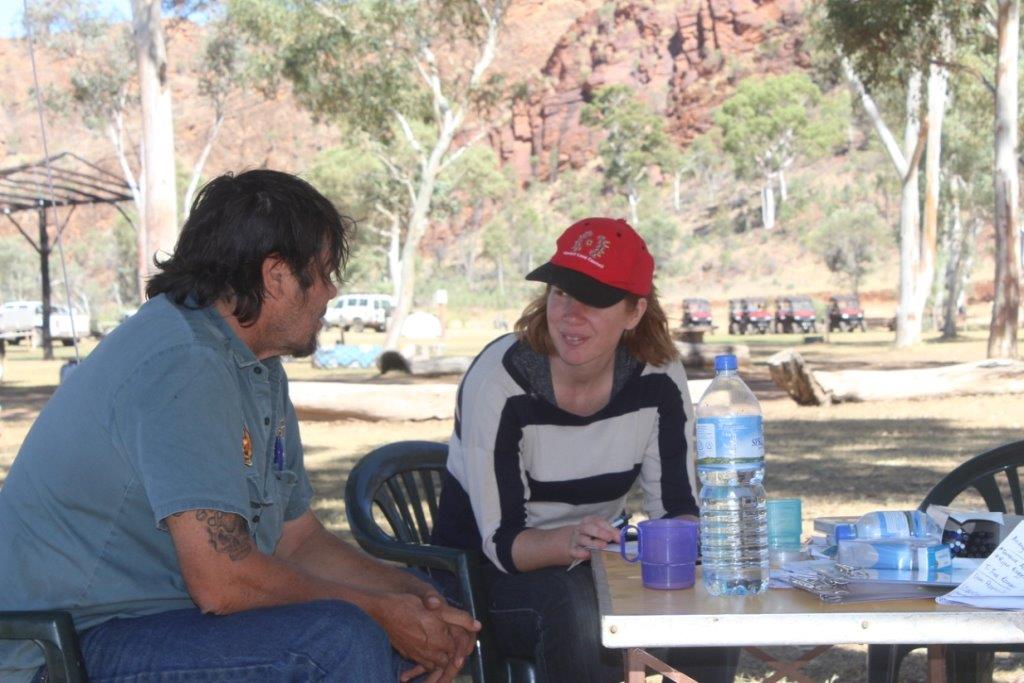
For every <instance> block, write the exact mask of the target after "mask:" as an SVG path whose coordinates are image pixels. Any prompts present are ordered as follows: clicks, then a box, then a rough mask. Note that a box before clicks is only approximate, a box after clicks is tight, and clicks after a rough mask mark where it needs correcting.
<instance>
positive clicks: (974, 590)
mask: <svg viewBox="0 0 1024 683" xmlns="http://www.w3.org/2000/svg"><path fill="white" fill-rule="evenodd" d="M936 601H937V602H939V603H942V604H947V605H948V604H955V603H959V604H961V605H971V606H973V607H985V608H988V609H1024V524H1018V525H1017V527H1016V528H1015V529H1014V530H1013V532H1012V533H1011V534H1010V535H1009V536H1007V537H1006V538H1005V539H1003V542H1002V543H1000V544H999V547H998V548H996V549H995V552H993V553H992V554H991V555H990V556H989V557H988V558H986V559H985V561H984V562H982V563H981V566H980V567H978V568H977V569H976V570H975V571H974V573H973V574H971V575H970V576H969V577H967V579H966V580H965V581H964V582H963V583H961V584H960V585H959V586H957V587H956V588H954V589H953V590H952V591H950V592H949V593H946V594H945V595H942V596H939V597H938V598H936Z"/></svg>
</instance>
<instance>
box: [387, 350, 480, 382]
mask: <svg viewBox="0 0 1024 683" xmlns="http://www.w3.org/2000/svg"><path fill="white" fill-rule="evenodd" d="M472 363H473V356H436V357H433V358H415V357H413V358H406V357H405V356H403V355H402V354H400V353H399V352H398V351H385V352H384V353H382V354H380V356H378V357H377V369H379V370H380V374H382V375H383V374H385V373H388V372H390V371H391V370H398V371H399V372H404V373H405V374H407V375H419V376H421V377H431V376H434V375H462V374H465V372H466V370H468V369H469V366H470V365H471V364H472Z"/></svg>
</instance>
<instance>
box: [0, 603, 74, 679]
mask: <svg viewBox="0 0 1024 683" xmlns="http://www.w3.org/2000/svg"><path fill="white" fill-rule="evenodd" d="M0 640H32V641H35V644H36V645H38V646H39V647H41V648H42V649H43V656H44V658H45V660H46V669H47V677H48V679H47V680H48V681H54V682H55V683H65V682H67V683H81V682H83V681H85V680H86V676H85V666H84V665H83V663H82V652H81V650H80V649H79V648H78V635H77V634H76V633H75V624H74V622H73V621H72V620H71V615H70V614H68V613H67V612H59V611H53V612H0Z"/></svg>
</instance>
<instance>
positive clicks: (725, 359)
mask: <svg viewBox="0 0 1024 683" xmlns="http://www.w3.org/2000/svg"><path fill="white" fill-rule="evenodd" d="M735 369H736V356H734V355H732V354H731V353H727V354H724V355H721V356H715V372H721V371H722V370H735Z"/></svg>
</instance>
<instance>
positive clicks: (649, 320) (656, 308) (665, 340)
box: [515, 285, 679, 366]
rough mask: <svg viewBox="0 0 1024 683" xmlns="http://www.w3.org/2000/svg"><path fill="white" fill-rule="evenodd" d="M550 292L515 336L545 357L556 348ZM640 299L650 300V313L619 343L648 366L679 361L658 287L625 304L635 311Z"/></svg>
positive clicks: (528, 313) (521, 321) (531, 305)
mask: <svg viewBox="0 0 1024 683" xmlns="http://www.w3.org/2000/svg"><path fill="white" fill-rule="evenodd" d="M550 291H551V285H548V286H547V287H546V288H545V289H544V293H543V294H541V295H540V296H538V297H536V298H535V299H534V300H533V301H531V302H530V303H529V304H528V305H527V306H526V308H525V309H523V314H522V315H521V316H520V317H519V320H517V321H516V325H515V333H516V336H517V337H519V339H520V340H521V341H524V342H526V344H528V345H529V346H530V348H531V349H533V350H534V351H536V352H537V353H539V354H542V355H544V356H551V355H554V353H555V345H554V342H552V341H551V332H550V331H549V330H548V293H549V292H550ZM640 299H647V310H646V311H645V312H644V315H643V317H642V318H640V322H639V323H637V325H636V327H635V328H633V329H632V330H626V331H625V332H623V333H622V339H621V341H620V342H619V343H620V344H624V345H625V346H626V350H627V351H629V353H630V355H631V356H633V357H634V358H636V359H637V360H640V361H643V362H644V363H647V364H649V365H655V366H657V365H665V364H666V363H668V362H669V361H673V360H675V359H677V358H679V350H678V349H676V346H675V344H673V343H672V336H671V335H670V334H669V331H668V318H667V317H666V316H665V311H664V310H663V309H662V307H661V304H660V303H659V302H658V292H657V290H656V288H654V287H651V294H650V296H646V297H640V296H636V295H635V294H627V295H626V298H625V301H626V305H627V306H629V307H630V309H631V310H632V309H633V308H636V305H637V304H638V303H639V301H640Z"/></svg>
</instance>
